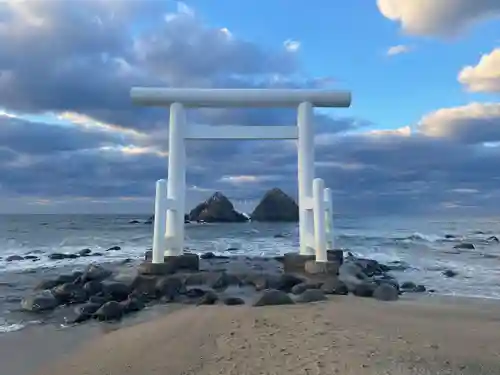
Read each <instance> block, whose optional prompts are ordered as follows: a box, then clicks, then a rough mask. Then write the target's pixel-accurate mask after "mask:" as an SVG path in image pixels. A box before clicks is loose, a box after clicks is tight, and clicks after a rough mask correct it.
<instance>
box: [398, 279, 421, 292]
mask: <svg viewBox="0 0 500 375" xmlns="http://www.w3.org/2000/svg"><path fill="white" fill-rule="evenodd" d="M401 291H402V292H403V293H423V292H425V291H426V288H425V286H424V285H420V284H419V285H417V284H415V283H414V282H412V281H405V282H404V283H401Z"/></svg>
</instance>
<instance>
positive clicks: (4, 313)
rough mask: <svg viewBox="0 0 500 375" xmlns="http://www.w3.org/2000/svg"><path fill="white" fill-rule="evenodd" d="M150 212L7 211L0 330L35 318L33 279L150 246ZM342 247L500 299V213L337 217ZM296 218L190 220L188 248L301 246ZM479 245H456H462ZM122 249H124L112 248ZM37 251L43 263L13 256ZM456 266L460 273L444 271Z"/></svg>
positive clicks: (277, 250)
mask: <svg viewBox="0 0 500 375" xmlns="http://www.w3.org/2000/svg"><path fill="white" fill-rule="evenodd" d="M147 218H148V216H147V215H142V216H141V215H120V216H116V215H3V216H0V334H2V333H7V332H11V331H16V330H19V329H22V328H24V327H26V326H27V325H29V324H36V323H38V321H37V320H36V319H32V320H30V319H26V318H21V315H19V314H17V315H16V314H12V311H16V310H18V309H19V302H20V298H21V297H22V296H23V295H25V294H26V293H29V291H30V290H31V288H32V285H33V282H34V278H37V279H40V278H42V276H43V275H54V274H55V275H57V274H58V273H60V272H61V271H62V270H63V269H64V270H67V269H71V270H73V269H75V270H76V269H81V268H82V267H85V265H86V264H89V263H91V262H98V263H113V262H120V261H122V260H126V259H136V260H138V259H140V258H142V257H143V256H144V252H145V251H146V250H148V249H149V248H151V244H152V234H153V227H152V225H150V224H146V223H145V222H146V221H147ZM334 226H335V248H342V249H344V250H345V251H346V252H347V251H350V252H352V253H353V254H354V255H357V256H360V257H366V258H372V259H375V260H377V261H380V262H383V263H389V262H399V263H401V264H404V265H406V266H407V267H406V268H405V269H404V271H394V272H393V273H394V276H395V277H397V278H398V280H399V281H400V282H403V281H413V282H415V283H417V284H423V285H425V286H426V287H427V288H428V289H432V290H433V291H434V293H435V294H438V295H452V296H464V297H478V298H492V299H500V244H499V243H498V242H497V241H494V240H491V239H489V240H488V238H490V237H492V236H498V238H499V239H500V218H491V217H490V218H473V219H471V218H460V219H430V218H408V217H394V216H384V217H347V216H342V217H335V218H334ZM298 242H299V241H298V226H297V224H294V223H283V224H282V223H279V224H274V223H273V224H264V223H252V222H249V223H238V224H195V223H192V224H186V247H187V249H189V250H190V251H191V252H196V253H199V254H202V253H205V252H213V253H215V254H217V255H232V256H234V255H242V256H261V257H274V256H278V255H282V254H284V253H286V252H290V251H297V249H298ZM462 242H469V243H473V244H474V247H475V249H455V248H454V246H455V245H457V244H459V243H462ZM112 246H119V247H120V248H121V250H119V251H105V250H106V249H108V248H110V247H112ZM84 248H89V249H91V250H92V251H93V252H102V253H103V256H101V257H81V258H77V259H65V260H50V259H48V257H47V256H48V254H50V253H54V252H59V253H76V252H77V251H79V250H82V249H84ZM29 254H32V255H33V254H34V255H36V256H37V257H39V260H37V261H33V260H19V261H7V258H8V257H9V256H11V255H21V256H25V255H29ZM445 270H452V271H455V272H456V273H457V274H456V276H454V277H447V276H445V275H444V274H443V272H444V271H445Z"/></svg>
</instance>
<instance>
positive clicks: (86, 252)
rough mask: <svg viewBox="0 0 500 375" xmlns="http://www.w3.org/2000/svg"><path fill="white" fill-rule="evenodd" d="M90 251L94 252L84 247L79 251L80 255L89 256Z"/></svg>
mask: <svg viewBox="0 0 500 375" xmlns="http://www.w3.org/2000/svg"><path fill="white" fill-rule="evenodd" d="M90 253H92V250H90V249H82V250H80V251H79V252H78V255H79V256H81V257H85V256H89V255H90Z"/></svg>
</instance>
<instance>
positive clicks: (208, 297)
mask: <svg viewBox="0 0 500 375" xmlns="http://www.w3.org/2000/svg"><path fill="white" fill-rule="evenodd" d="M218 300H219V296H218V295H217V294H216V293H214V292H213V291H207V292H206V293H205V294H204V295H203V296H202V297H201V298H200V299H199V300H198V302H197V305H215V304H216V303H217V301H218Z"/></svg>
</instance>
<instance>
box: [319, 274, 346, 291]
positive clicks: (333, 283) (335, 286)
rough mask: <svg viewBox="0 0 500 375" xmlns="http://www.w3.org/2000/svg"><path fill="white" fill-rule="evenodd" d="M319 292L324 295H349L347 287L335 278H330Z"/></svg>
mask: <svg viewBox="0 0 500 375" xmlns="http://www.w3.org/2000/svg"><path fill="white" fill-rule="evenodd" d="M321 290H322V291H323V293H325V294H337V295H346V294H348V293H349V290H348V289H347V286H346V285H345V284H344V283H343V282H342V281H340V280H339V279H338V278H337V277H330V278H328V279H326V280H325V282H324V283H323V284H322V285H321Z"/></svg>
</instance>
